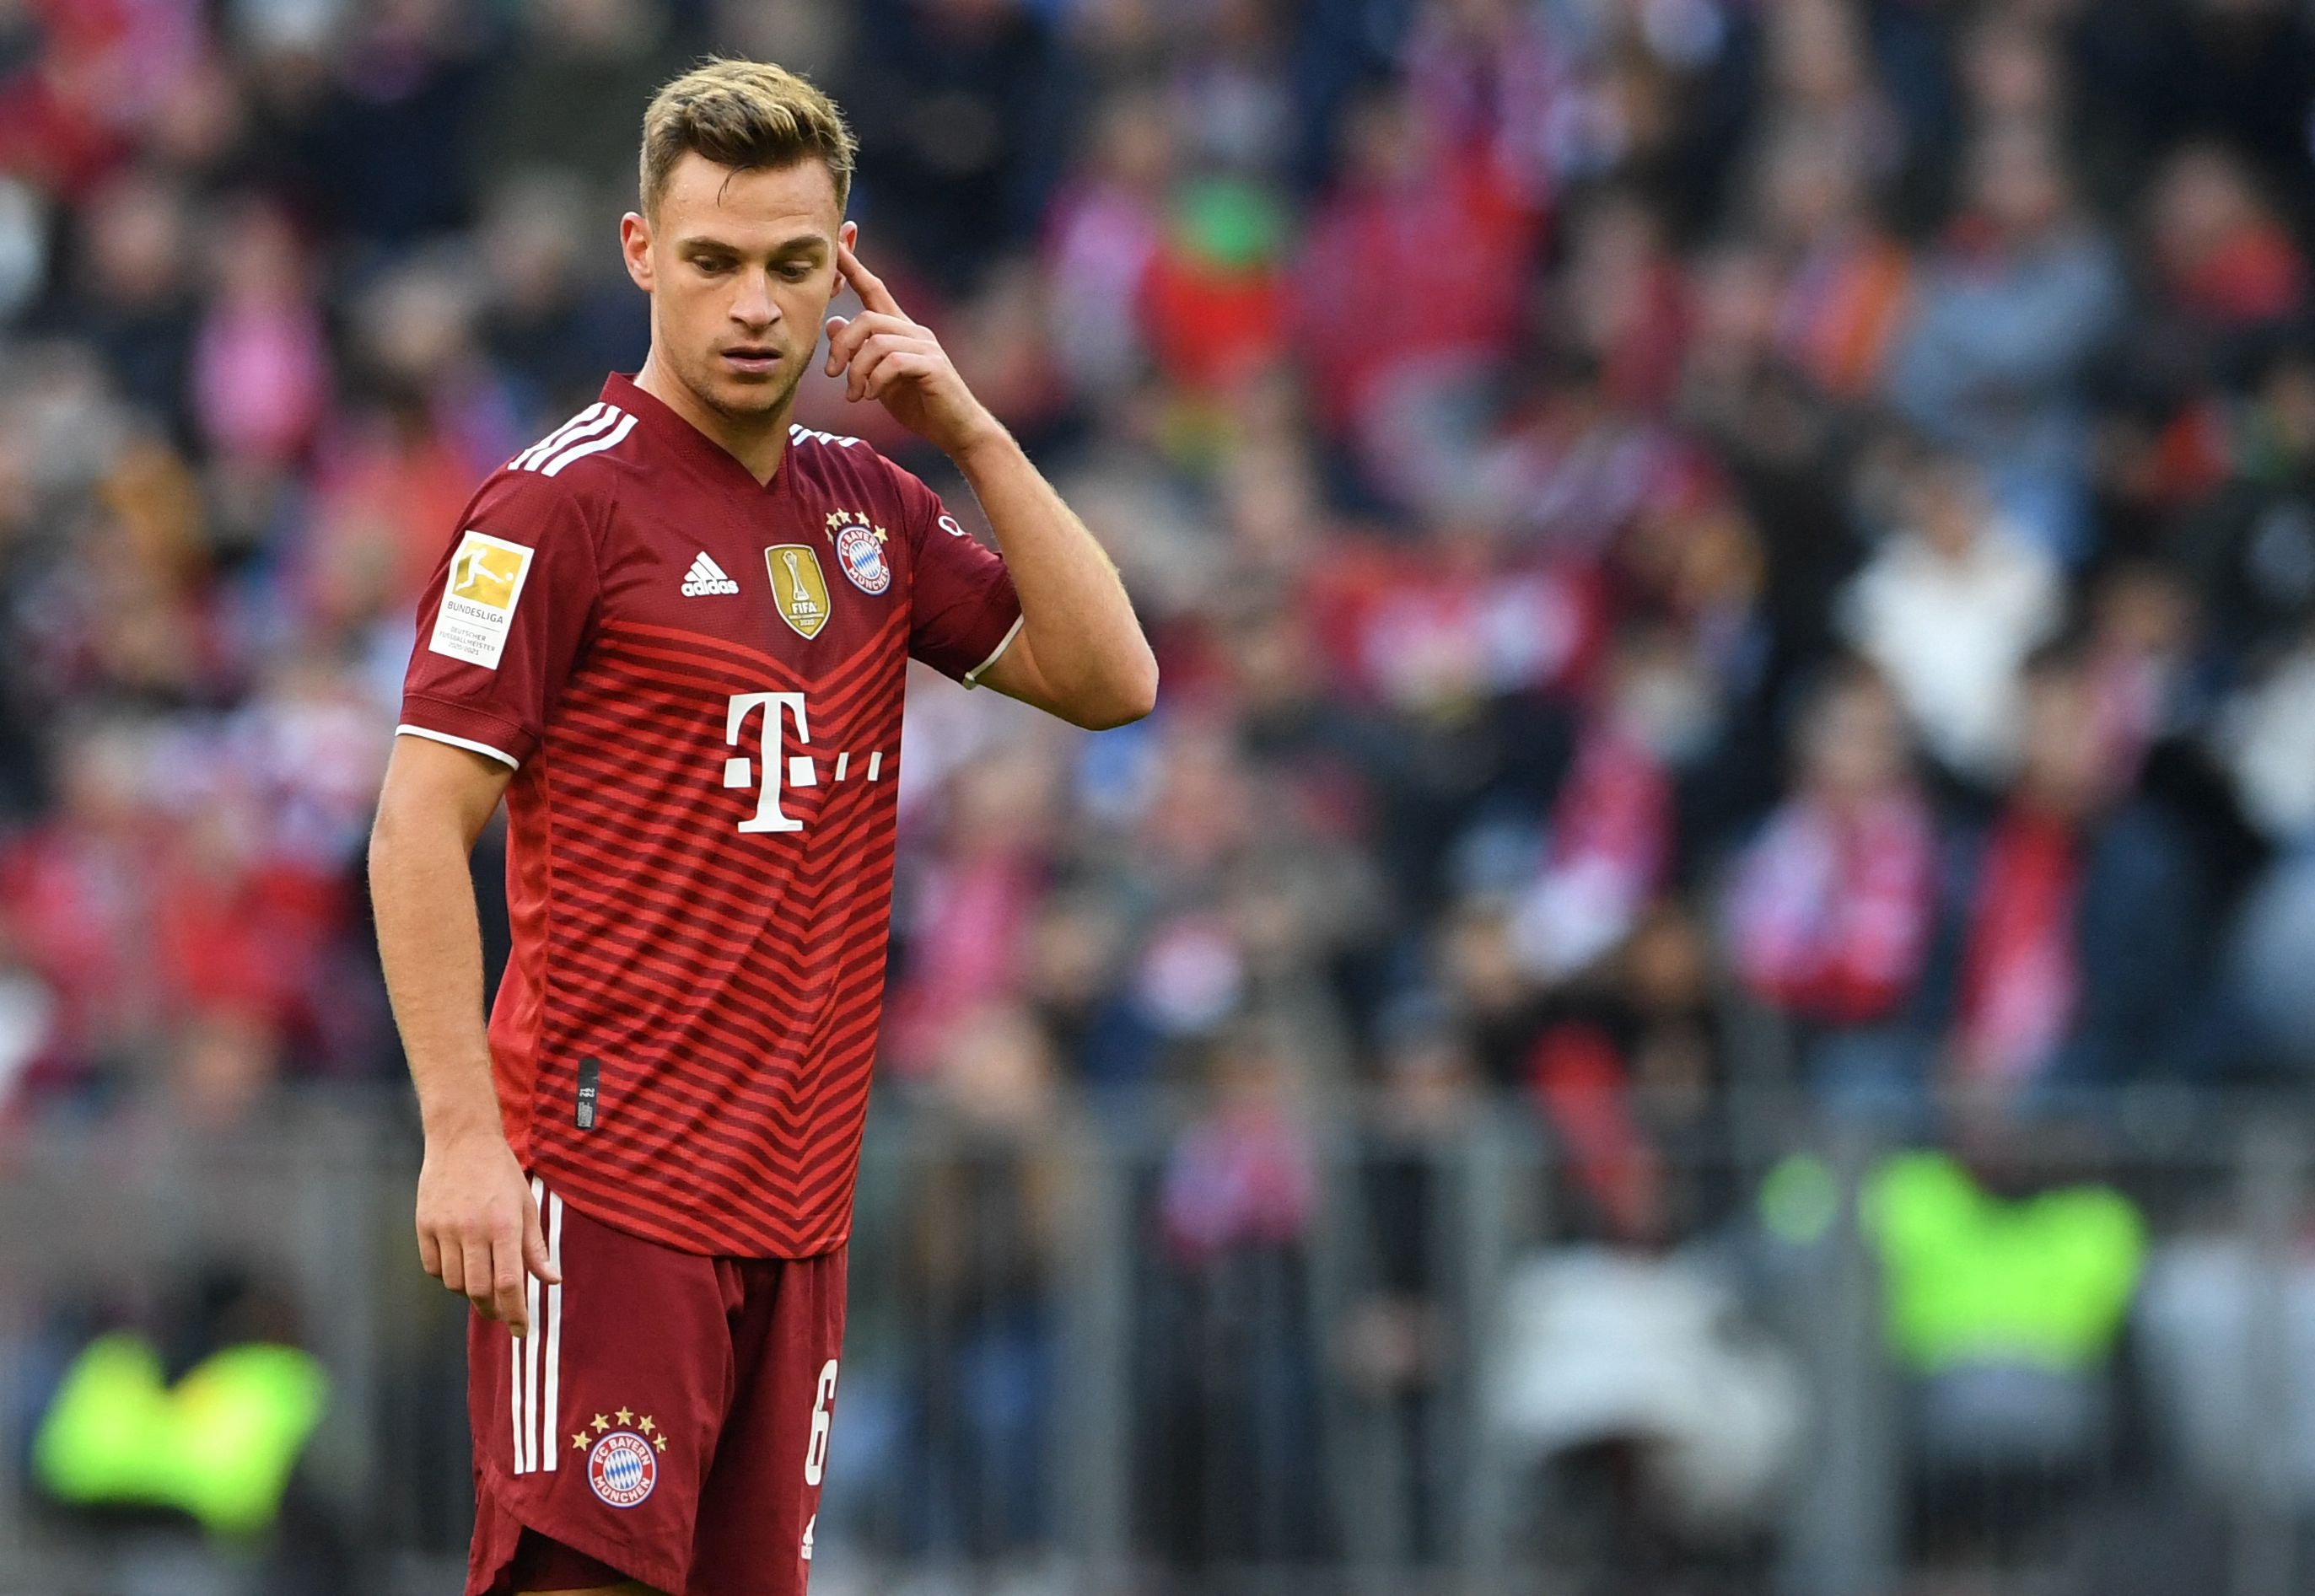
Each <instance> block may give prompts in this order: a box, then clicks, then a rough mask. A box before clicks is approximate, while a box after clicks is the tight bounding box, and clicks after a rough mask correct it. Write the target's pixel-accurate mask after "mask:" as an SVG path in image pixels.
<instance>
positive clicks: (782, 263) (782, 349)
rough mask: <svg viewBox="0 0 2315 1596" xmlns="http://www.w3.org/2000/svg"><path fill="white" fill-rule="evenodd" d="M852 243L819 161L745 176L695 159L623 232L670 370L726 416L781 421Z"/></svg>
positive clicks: (685, 162) (655, 341)
mask: <svg viewBox="0 0 2315 1596" xmlns="http://www.w3.org/2000/svg"><path fill="white" fill-rule="evenodd" d="M853 231H854V229H853V226H852V224H851V223H849V222H847V221H846V220H844V213H843V210H842V208H840V207H839V206H838V204H837V202H836V185H835V182H834V180H832V179H831V178H830V177H829V173H828V168H827V167H826V166H824V165H822V164H820V162H818V161H816V160H803V161H797V162H794V163H792V164H788V165H785V166H780V167H776V168H768V169H757V170H749V171H737V170H734V169H733V168H732V167H729V166H718V165H716V164H714V163H713V162H711V161H709V160H707V159H706V158H705V156H702V155H685V156H684V157H683V158H682V159H681V160H680V161H679V162H677V163H676V166H675V169H674V170H673V171H672V172H670V173H669V174H668V181H667V187H666V190H665V191H663V192H662V193H661V195H660V200H659V212H658V215H657V216H655V217H652V218H651V219H649V220H645V219H644V218H643V217H640V216H637V215H635V214H634V212H632V211H630V212H629V213H628V214H627V217H626V218H625V221H624V222H623V223H621V225H620V242H621V244H622V245H623V247H624V248H625V253H626V262H627V275H628V276H630V277H632V278H634V280H635V285H636V286H637V287H638V288H642V289H643V291H644V292H645V293H648V294H649V295H650V296H651V297H652V347H653V348H654V350H656V351H657V353H658V356H659V359H660V363H661V366H663V367H664V368H666V369H667V370H668V372H669V373H670V375H672V376H673V377H675V378H676V379H677V380H678V381H679V382H681V383H682V384H683V385H684V386H685V387H687V388H688V389H689V390H690V391H691V393H692V394H693V395H695V396H696V397H697V399H698V400H699V402H700V403H702V404H705V405H706V406H707V407H708V408H709V409H711V410H714V411H715V412H718V413H720V414H723V415H726V416H730V417H732V418H733V419H734V420H744V419H747V418H750V417H760V416H766V415H770V414H773V413H775V412H778V411H779V410H780V409H781V408H782V407H783V406H784V405H785V404H786V403H787V402H788V400H789V398H790V397H791V396H792V395H794V393H795V388H796V384H797V383H798V382H800V381H801V380H803V374H804V369H805V368H806V367H807V366H809V365H810V364H811V361H812V350H813V349H814V348H815V347H816V346H817V345H818V343H819V341H820V319H821V318H822V317H823V316H825V315H827V314H828V306H829V301H831V300H833V299H834V298H835V297H836V294H837V290H838V288H840V287H841V286H842V282H841V279H839V278H838V275H837V270H836V245H837V241H838V238H839V237H840V238H841V239H842V240H843V241H844V242H845V243H846V244H850V243H851V242H852V236H853Z"/></svg>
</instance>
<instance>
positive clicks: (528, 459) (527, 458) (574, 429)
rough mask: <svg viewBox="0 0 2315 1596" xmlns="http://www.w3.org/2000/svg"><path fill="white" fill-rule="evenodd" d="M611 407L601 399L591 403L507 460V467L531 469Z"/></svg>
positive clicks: (601, 416)
mask: <svg viewBox="0 0 2315 1596" xmlns="http://www.w3.org/2000/svg"><path fill="white" fill-rule="evenodd" d="M610 408H611V407H610V406H609V405H608V404H605V403H602V402H601V401H597V402H596V403H593V404H590V405H589V406H588V407H587V408H586V409H584V410H582V411H581V412H579V413H578V414H577V415H575V416H572V418H571V419H570V420H569V421H565V422H563V424H562V425H561V426H560V427H557V428H556V429H554V431H552V432H549V433H548V434H547V435H546V436H545V437H544V438H542V439H539V440H538V441H537V443H534V444H532V445H531V446H530V447H529V448H527V449H525V450H523V451H522V453H520V454H519V455H517V456H516V457H514V458H513V459H511V460H509V461H508V462H507V468H508V469H509V470H511V471H528V470H530V469H531V468H532V467H533V466H535V465H537V464H538V463H539V462H540V461H541V460H543V459H545V457H547V456H549V455H551V454H553V453H554V451H555V450H556V449H557V448H561V447H562V446H563V444H564V443H566V442H568V441H570V440H571V439H572V438H574V437H576V436H577V435H578V434H579V433H580V432H581V431H583V430H587V429H588V428H590V427H591V426H592V425H593V424H594V423H595V422H597V421H600V420H602V418H603V412H605V411H608V410H609V409H610Z"/></svg>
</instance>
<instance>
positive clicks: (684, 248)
mask: <svg viewBox="0 0 2315 1596" xmlns="http://www.w3.org/2000/svg"><path fill="white" fill-rule="evenodd" d="M675 247H676V250H677V253H680V254H693V253H701V252H705V253H713V254H718V255H733V256H739V257H742V258H744V257H745V255H746V254H747V252H746V251H745V250H742V249H741V248H739V247H738V246H737V245H736V244H727V243H725V242H724V241H723V239H721V238H715V237H713V236H710V235H707V234H705V233H697V234H694V235H691V236H689V237H687V238H680V239H678V240H677V241H676V245H675ZM827 258H828V240H827V239H825V238H822V237H821V236H820V235H819V234H817V233H807V234H805V235H803V237H801V238H791V239H789V240H788V241H787V242H786V243H785V244H777V245H776V246H774V247H773V248H772V249H770V250H769V251H767V252H766V253H765V255H764V259H766V260H767V261H775V262H776V261H794V260H810V261H823V260H826V259H827Z"/></svg>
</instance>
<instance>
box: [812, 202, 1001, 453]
mask: <svg viewBox="0 0 2315 1596" xmlns="http://www.w3.org/2000/svg"><path fill="white" fill-rule="evenodd" d="M836 266H837V270H838V271H841V272H842V273H843V274H844V280H845V281H846V282H847V283H849V284H851V285H852V291H853V292H854V293H856V294H857V295H859V296H860V303H861V306H863V308H862V310H861V313H860V314H859V315H856V316H850V317H846V316H830V317H829V318H828V368H827V369H828V375H829V376H830V377H836V376H838V375H839V374H840V375H841V376H843V377H844V379H845V384H844V396H845V397H846V398H847V399H850V400H852V401H853V402H855V403H858V402H859V401H860V400H863V399H874V400H875V401H877V402H878V403H881V404H882V405H883V407H884V408H885V409H886V410H888V411H890V412H891V414H892V419H893V420H894V421H898V422H900V425H902V426H903V427H906V428H907V429H908V430H909V431H911V432H914V433H915V434H916V435H917V436H918V437H919V438H921V439H924V440H925V441H926V442H927V443H929V444H931V445H932V446H933V447H934V448H937V449H939V450H940V451H941V452H942V453H944V454H946V455H949V456H951V457H956V456H961V455H962V454H963V453H964V452H965V451H966V450H967V449H970V448H971V447H972V446H973V445H974V444H976V443H979V442H980V441H982V440H983V439H988V438H990V437H994V436H997V435H998V434H1000V433H1002V432H1003V430H1004V429H1003V428H1002V427H1001V426H1000V425H999V424H998V421H997V418H996V417H995V416H993V415H991V414H990V413H989V407H988V406H986V405H984V404H983V403H980V400H978V399H976V398H974V397H973V396H972V390H971V389H970V388H968V387H966V386H964V379H963V378H962V377H959V376H958V375H957V373H956V368H955V367H954V366H953V365H952V364H951V363H950V361H949V358H948V351H947V350H944V349H942V348H941V346H940V340H938V339H937V338H935V337H934V336H933V334H932V330H931V329H930V328H928V327H926V326H924V325H923V324H920V323H917V322H912V321H910V320H909V316H908V313H907V312H906V311H903V310H902V309H901V308H900V301H898V300H897V299H895V298H893V297H892V290H891V289H890V288H886V287H885V286H884V281H883V279H882V278H880V277H878V276H877V275H876V274H875V273H874V272H873V271H871V270H868V268H866V267H865V266H863V265H862V264H861V263H860V257H859V256H858V255H856V254H854V253H852V250H851V247H850V246H849V245H848V244H843V243H840V242H839V243H838V244H837V246H836Z"/></svg>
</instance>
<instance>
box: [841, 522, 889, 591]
mask: <svg viewBox="0 0 2315 1596" xmlns="http://www.w3.org/2000/svg"><path fill="white" fill-rule="evenodd" d="M836 563H837V564H838V565H839V566H841V567H843V570H844V574H845V575H846V576H847V577H849V578H851V579H852V585H853V586H854V587H856V588H857V589H859V590H861V591H862V592H864V593H881V592H883V590H885V589H886V588H889V587H891V585H892V568H891V565H889V564H887V563H885V560H884V530H883V528H881V527H869V526H864V525H862V524H861V523H859V522H857V521H856V522H854V523H852V524H851V525H850V526H847V527H845V528H841V529H839V530H838V532H837V534H836Z"/></svg>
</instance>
